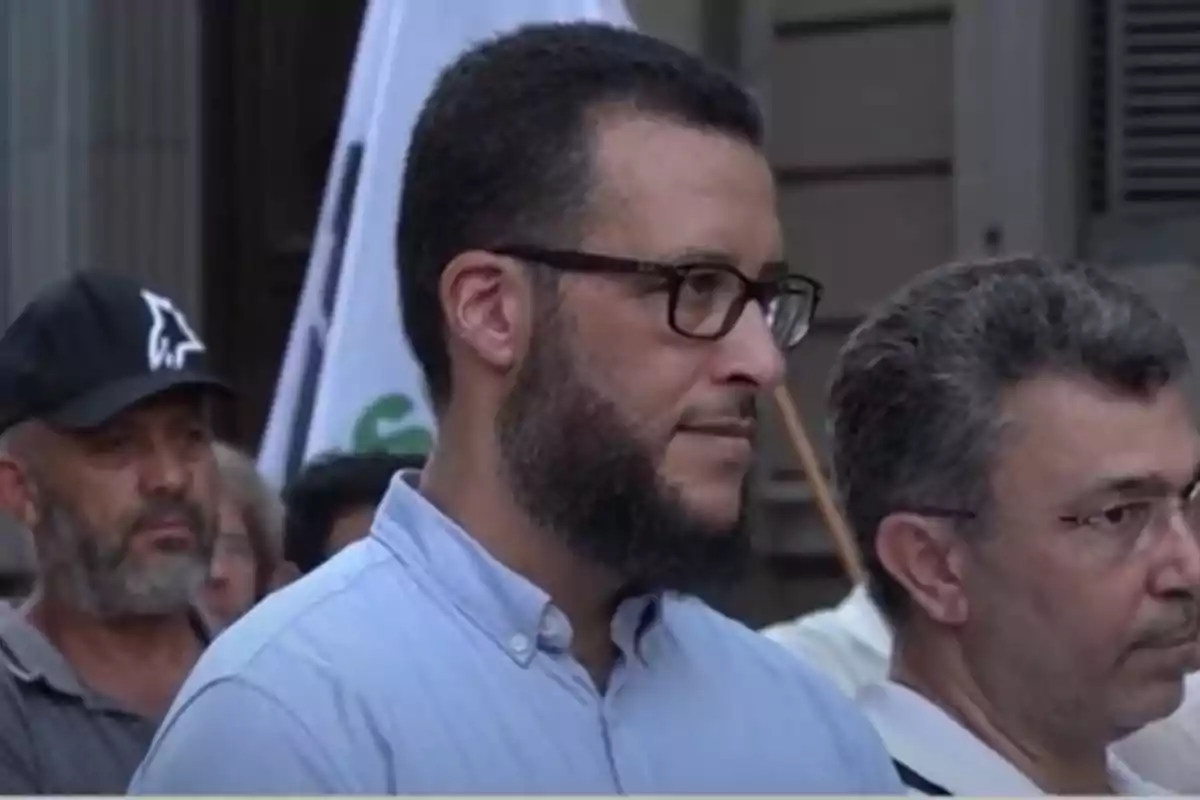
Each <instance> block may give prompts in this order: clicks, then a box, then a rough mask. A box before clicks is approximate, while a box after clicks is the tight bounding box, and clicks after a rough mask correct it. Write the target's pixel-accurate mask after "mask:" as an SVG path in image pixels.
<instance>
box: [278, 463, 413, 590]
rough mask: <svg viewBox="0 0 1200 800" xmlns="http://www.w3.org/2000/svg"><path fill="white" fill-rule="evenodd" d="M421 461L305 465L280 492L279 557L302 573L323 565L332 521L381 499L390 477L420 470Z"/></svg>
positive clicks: (376, 503) (390, 479) (373, 504)
mask: <svg viewBox="0 0 1200 800" xmlns="http://www.w3.org/2000/svg"><path fill="white" fill-rule="evenodd" d="M424 466H425V457H424V456H417V455H394V454H391V453H333V454H329V455H326V456H322V457H319V458H316V459H314V460H313V461H310V462H309V463H308V464H306V465H305V466H304V468H303V469H301V470H300V472H299V473H297V474H296V477H295V478H293V479H292V480H291V481H289V482H288V485H287V486H286V487H285V488H284V490H283V505H284V522H283V556H284V558H285V559H286V560H287V561H290V562H292V563H293V564H295V565H296V567H297V568H298V569H299V570H300V571H301V572H302V573H305V574H307V573H309V572H312V571H313V570H314V569H316V568H317V567H319V566H320V565H321V564H322V563H324V561H325V559H326V557H327V552H328V548H329V536H330V534H331V533H332V532H333V526H334V523H335V522H336V521H337V519H338V517H340V516H341V515H343V514H345V513H346V512H348V511H352V510H354V509H356V508H362V507H364V506H371V507H374V506H376V505H378V504H379V501H380V500H382V499H383V496H384V494H385V493H386V492H387V488H388V485H389V484H390V483H391V481H392V476H394V475H395V474H396V473H397V472H399V471H400V470H404V469H422V468H423V467H424Z"/></svg>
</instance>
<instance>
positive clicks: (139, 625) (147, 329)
mask: <svg viewBox="0 0 1200 800" xmlns="http://www.w3.org/2000/svg"><path fill="white" fill-rule="evenodd" d="M224 392H225V387H224V386H223V384H222V383H221V382H220V381H218V380H217V379H216V378H215V377H214V376H213V375H212V373H211V372H209V370H208V369H207V367H206V365H205V358H204V344H203V343H202V342H201V341H200V339H199V338H198V337H197V336H196V334H195V332H194V331H193V330H192V328H191V326H190V325H189V323H188V321H187V319H186V317H185V316H184V315H183V314H182V313H181V312H180V311H179V310H178V309H177V308H176V306H175V305H174V303H172V302H171V300H169V299H168V298H166V297H164V296H162V295H159V294H157V293H154V292H151V291H149V290H147V289H145V288H143V287H142V286H140V285H139V284H137V283H136V282H134V281H132V280H130V279H128V278H124V277H120V276H116V275H109V274H106V273H102V272H81V273H75V274H73V275H72V276H71V277H69V278H67V279H65V280H63V281H60V282H59V283H56V284H54V285H52V286H51V287H50V288H48V289H47V290H45V291H44V292H43V293H42V294H41V295H39V296H38V297H37V298H36V299H35V300H34V301H33V302H32V303H30V304H29V305H28V306H26V308H25V309H24V310H23V311H22V312H21V314H20V315H19V316H18V317H17V318H16V319H15V320H14V321H13V323H12V324H11V325H10V326H9V327H8V329H7V330H6V331H5V332H4V334H3V336H2V337H0V432H2V440H0V444H2V452H0V508H2V509H3V510H4V511H5V512H6V513H8V514H10V515H11V516H13V517H14V518H16V519H17V520H19V521H20V522H21V523H22V524H23V525H25V526H26V527H27V528H28V529H29V530H30V531H31V532H32V534H33V539H34V543H35V550H36V556H37V574H38V583H37V587H36V590H35V592H34V594H33V596H32V597H31V598H30V599H29V600H28V602H27V603H26V604H25V605H24V606H23V607H22V608H21V610H20V612H19V613H17V612H14V613H13V614H10V615H5V616H4V618H3V620H2V621H0V794H18V795H36V794H55V795H73V794H110V795H111V794H120V793H122V792H123V789H124V787H125V786H126V785H128V781H129V778H130V776H131V775H132V773H133V771H134V768H135V767H136V766H137V764H138V762H139V761H140V760H141V758H142V756H143V755H144V754H145V751H146V748H147V747H148V746H149V744H150V740H151V737H152V736H153V734H154V731H155V729H156V728H157V727H158V724H159V721H160V720H161V719H162V716H163V714H164V713H165V712H166V709H167V706H168V704H169V703H170V702H171V700H172V698H174V696H175V693H176V691H177V690H178V688H179V686H180V684H181V683H182V682H183V679H184V677H185V676H186V675H187V674H188V672H189V671H190V670H191V668H192V666H193V665H194V664H195V662H196V659H197V658H198V657H199V655H200V653H201V651H202V650H203V649H204V647H205V646H206V644H207V642H208V638H209V634H208V631H207V630H206V628H205V625H204V623H203V620H202V619H201V617H200V615H199V614H198V613H197V612H196V609H195V607H194V599H195V597H196V593H197V592H198V590H199V589H200V586H201V584H202V583H203V582H204V578H205V574H206V573H207V571H208V565H209V562H210V560H211V558H212V549H213V535H214V528H215V516H216V504H217V494H218V479H217V468H216V461H215V457H214V455H213V448H212V432H211V428H210V424H209V406H210V404H211V402H212V399H213V398H214V396H216V395H218V394H222V393H224Z"/></svg>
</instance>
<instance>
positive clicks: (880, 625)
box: [835, 583, 892, 659]
mask: <svg viewBox="0 0 1200 800" xmlns="http://www.w3.org/2000/svg"><path fill="white" fill-rule="evenodd" d="M835 613H836V614H837V616H838V617H840V618H841V620H842V624H843V627H844V628H845V630H847V631H849V632H850V633H851V634H852V635H853V636H854V637H855V638H857V639H858V640H859V641H860V642H862V643H863V644H864V645H866V646H867V647H869V648H870V649H871V650H872V651H873V652H875V653H877V654H878V655H880V656H882V657H883V658H885V659H890V658H891V657H892V628H891V626H890V625H889V624H888V622H887V620H885V619H884V618H883V614H881V613H880V611H879V607H878V606H877V605H875V601H874V600H872V599H871V593H870V592H869V591H867V587H866V586H865V585H864V584H861V583H860V584H858V585H857V586H855V587H854V590H853V591H851V592H850V594H849V595H847V597H846V599H845V600H843V601H842V602H841V604H840V605H839V606H838V607H837V610H836V611H835Z"/></svg>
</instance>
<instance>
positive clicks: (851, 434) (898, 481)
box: [829, 257, 1188, 620]
mask: <svg viewBox="0 0 1200 800" xmlns="http://www.w3.org/2000/svg"><path fill="white" fill-rule="evenodd" d="M1187 369H1188V354H1187V349H1186V347H1185V345H1184V342H1183V338H1182V337H1181V335H1180V333H1179V331H1178V330H1177V329H1176V328H1175V327H1174V326H1173V325H1172V324H1171V323H1170V322H1168V321H1167V320H1166V319H1165V318H1164V317H1163V316H1162V315H1160V314H1159V313H1158V311H1157V310H1156V309H1155V308H1154V307H1153V306H1152V305H1151V303H1150V302H1149V301H1148V300H1147V299H1145V298H1144V297H1143V296H1141V295H1140V294H1138V293H1137V292H1136V291H1134V290H1133V289H1132V288H1131V287H1129V286H1127V285H1126V284H1124V283H1122V282H1121V281H1119V280H1118V279H1116V278H1115V277H1113V276H1112V275H1110V274H1107V273H1105V272H1104V271H1102V270H1099V269H1096V268H1093V267H1088V266H1085V265H1076V264H1071V265H1059V264H1053V263H1050V262H1047V261H1044V260H1042V259H1038V258H1034V257H1019V258H1008V259H997V260H992V261H985V262H973V263H962V264H951V265H948V266H945V267H941V268H938V269H935V270H931V271H929V272H927V273H925V274H923V275H921V276H920V277H918V278H917V279H916V280H915V281H914V282H913V283H911V284H909V285H908V286H907V287H905V288H903V289H901V290H900V291H899V292H898V293H896V294H895V295H894V296H892V297H891V298H890V299H889V300H887V301H886V302H885V303H883V304H882V305H881V306H880V307H878V308H877V309H876V310H874V311H873V313H871V314H870V316H869V317H868V318H867V319H866V320H865V321H864V322H863V324H862V325H860V326H859V327H858V328H857V329H856V330H855V331H854V333H852V334H851V335H850V338H849V340H848V341H847V343H846V344H845V346H844V347H843V348H842V351H841V353H840V355H839V357H838V361H837V364H836V365H835V367H834V370H833V377H832V384H831V387H830V398H829V399H830V417H831V418H830V424H831V427H832V438H833V466H834V474H835V479H836V483H837V486H838V488H839V490H840V494H841V498H842V501H843V502H844V504H845V509H846V513H847V516H848V518H849V522H850V524H851V527H852V528H853V529H854V530H855V532H856V535H857V538H858V541H859V544H860V546H861V547H862V549H863V553H864V554H865V556H866V561H867V564H868V569H869V574H870V584H871V592H872V595H873V596H874V598H875V600H876V602H878V603H879V605H880V607H881V608H882V609H883V611H884V613H885V614H887V615H888V616H890V617H891V618H892V619H893V620H896V619H897V618H898V616H899V615H900V613H901V612H902V610H903V608H904V603H905V602H906V601H905V595H904V592H903V590H902V589H901V587H900V586H899V585H898V584H897V583H896V582H895V580H894V579H893V578H892V577H891V576H890V575H888V574H887V573H886V571H885V570H883V569H882V567H881V565H880V564H879V563H878V559H877V558H875V546H874V545H875V536H876V532H877V529H878V527H879V524H880V522H882V521H883V519H884V518H885V517H886V516H887V515H888V514H891V513H894V512H897V511H903V510H906V509H908V510H917V509H920V508H948V509H963V510H968V511H972V512H974V513H976V514H978V515H981V516H982V515H985V514H986V512H987V510H988V507H989V504H990V499H991V498H990V494H991V492H990V474H991V466H992V459H993V455H994V453H995V449H996V446H997V441H998V439H999V434H1000V429H1001V422H1002V419H1001V412H1000V408H999V405H1000V402H1001V397H1002V394H1003V393H1004V390H1005V389H1007V388H1010V387H1012V386H1014V385H1015V384H1017V383H1020V382H1022V381H1025V380H1027V379H1029V378H1032V377H1035V376H1037V375H1040V374H1047V373H1050V374H1062V375H1072V376H1080V377H1087V378H1090V379H1092V380H1095V381H1097V382H1099V383H1100V384H1102V385H1104V386H1106V387H1109V388H1111V389H1113V390H1116V391H1118V392H1121V393H1125V394H1128V395H1130V396H1136V397H1148V396H1151V395H1153V394H1154V393H1155V392H1157V391H1158V390H1159V389H1161V388H1162V387H1164V386H1166V385H1168V384H1172V383H1174V382H1175V381H1176V380H1177V379H1178V378H1179V377H1180V376H1181V375H1182V374H1183V373H1185V372H1186V370H1187Z"/></svg>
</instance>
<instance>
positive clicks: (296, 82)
mask: <svg viewBox="0 0 1200 800" xmlns="http://www.w3.org/2000/svg"><path fill="white" fill-rule="evenodd" d="M200 5H201V20H202V23H201V24H202V56H201V58H202V61H203V65H202V69H203V72H202V74H203V83H204V91H203V101H202V102H203V107H202V109H201V113H202V118H203V125H204V128H203V135H204V144H203V162H202V170H201V171H202V176H203V177H202V183H203V202H204V221H203V254H202V265H203V267H202V275H203V278H202V281H203V292H204V325H205V328H206V331H207V336H208V340H209V342H210V347H211V351H212V356H213V360H214V362H215V364H216V366H217V367H218V368H219V369H221V370H222V374H224V375H225V376H226V377H227V378H228V380H229V381H230V382H231V383H233V384H234V386H235V387H236V388H237V390H238V401H237V403H236V404H235V405H234V406H233V407H231V408H230V409H229V410H228V412H227V413H226V414H225V415H224V416H223V417H222V419H220V420H219V429H220V432H221V434H222V435H224V436H226V437H228V438H229V439H230V440H232V441H235V442H237V443H239V444H241V445H243V446H246V447H248V448H251V449H256V448H257V446H258V442H259V438H260V436H261V435H262V430H263V426H264V424H265V422H266V416H267V412H268V410H269V408H270V403H271V397H272V394H273V392H274V389H275V381H276V378H277V376H278V371H279V365H280V363H281V361H282V358H283V351H284V348H285V346H286V343H287V337H288V332H289V329H290V327H291V323H292V314H293V312H294V310H295V306H296V301H297V298H298V296H299V293H300V287H301V285H302V284H303V282H304V271H305V267H306V265H307V262H308V254H309V249H310V244H311V239H312V233H313V228H314V226H315V224H316V220H317V214H318V211H319V208H320V204H321V196H322V193H323V191H324V186H325V177H326V170H327V168H328V165H329V158H330V156H331V154H332V151H333V146H334V143H335V140H336V138H337V129H338V122H339V120H340V118H341V111H342V102H343V99H344V96H345V92H346V88H347V84H348V80H349V76H350V68H351V64H352V62H353V59H354V50H355V46H356V44H357V42H358V32H359V26H360V24H361V22H362V16H363V11H364V9H365V2H364V0H286V2H285V1H284V0H200Z"/></svg>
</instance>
